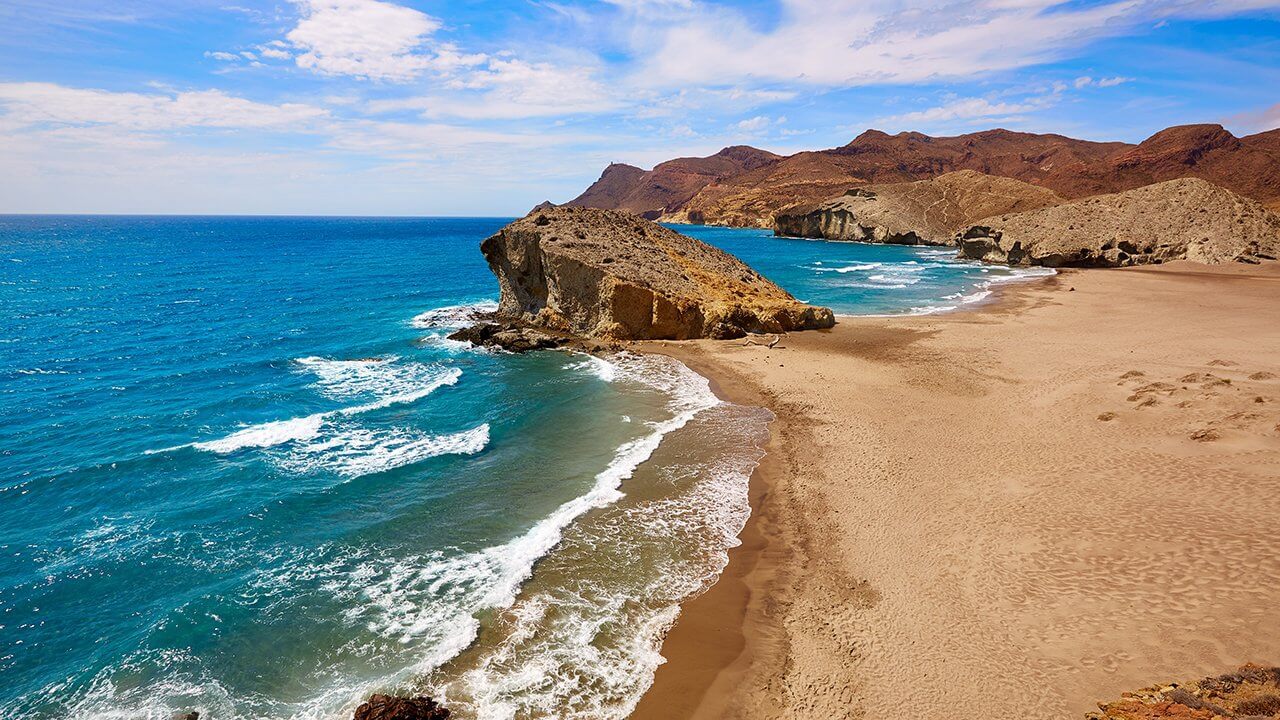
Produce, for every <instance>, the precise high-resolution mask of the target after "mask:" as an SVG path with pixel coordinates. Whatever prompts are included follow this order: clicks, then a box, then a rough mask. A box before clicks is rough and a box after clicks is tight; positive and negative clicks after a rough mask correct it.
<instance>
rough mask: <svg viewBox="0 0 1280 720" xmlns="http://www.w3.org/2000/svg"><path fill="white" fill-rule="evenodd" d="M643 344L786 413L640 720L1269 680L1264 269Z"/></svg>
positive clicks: (1125, 280) (1269, 419) (1275, 307)
mask: <svg viewBox="0 0 1280 720" xmlns="http://www.w3.org/2000/svg"><path fill="white" fill-rule="evenodd" d="M643 348H644V349H646V350H649V351H654V352H665V353H669V354H671V355H674V356H676V357H678V358H680V359H681V360H683V361H684V362H686V363H687V364H689V365H690V366H691V367H693V368H694V369H695V370H698V371H699V372H701V373H703V374H705V375H707V376H708V377H710V378H712V379H713V382H714V383H715V386H716V389H717V391H718V392H719V393H721V394H722V396H723V397H726V398H728V399H730V400H733V401H736V402H742V403H753V404H760V405H765V406H767V407H769V408H771V409H772V410H773V411H774V413H775V414H776V415H777V420H776V421H775V423H774V424H773V426H772V438H771V441H770V445H769V447H768V450H769V453H770V454H769V456H768V457H767V458H766V460H765V462H764V463H763V464H762V465H761V467H760V468H759V470H758V471H757V473H756V474H755V476H754V477H753V480H752V482H753V485H752V499H753V507H754V514H753V517H752V520H751V522H750V523H749V524H748V526H747V529H746V530H745V532H744V534H743V545H742V546H741V547H739V548H737V549H736V550H735V551H734V552H733V554H732V559H731V563H730V566H729V568H728V569H727V571H726V573H725V575H724V576H723V578H722V579H721V581H720V582H719V583H718V584H717V585H716V586H714V587H713V588H712V589H711V590H710V591H708V592H707V593H705V594H704V595H702V596H700V597H698V598H696V599H694V600H693V601H691V602H689V603H687V604H686V607H685V610H684V613H683V615H682V617H681V619H680V620H679V622H678V624H677V626H676V627H675V629H674V630H673V632H672V633H671V634H670V636H669V637H668V639H667V641H666V644H665V646H664V649H663V654H664V656H666V657H667V658H668V659H669V662H668V663H667V664H665V665H663V666H662V667H661V668H660V669H659V671H658V674H657V677H656V681H655V684H654V687H653V689H652V690H651V691H650V692H649V693H648V694H647V695H646V696H645V698H644V699H643V701H642V702H641V705H640V707H639V708H638V709H637V711H636V713H635V717H637V718H723V717H731V718H739V717H741V718H772V717H787V718H862V717H865V718H912V719H913V720H921V719H926V718H939V719H941V718H962V717H990V718H1024V719H1025V718H1079V717H1082V716H1083V714H1084V713H1086V712H1087V711H1089V710H1091V709H1093V708H1094V707H1095V705H1096V703H1097V702H1098V701H1099V700H1103V699H1108V698H1114V697H1116V696H1118V695H1119V694H1120V693H1121V692H1122V691H1125V690H1130V689H1135V688H1138V687H1141V686H1144V685H1148V684H1151V683H1153V682H1157V681H1165V680H1172V679H1189V678H1195V677H1200V676H1203V675H1207V674H1213V673H1219V672H1225V671H1227V670H1229V669H1232V668H1234V667H1236V666H1238V665H1239V664H1241V663H1243V662H1246V661H1253V662H1260V663H1263V662H1265V663H1269V664H1277V663H1280V612H1276V608H1278V607H1280V553H1277V552H1276V549H1277V548H1280V522H1277V518H1280V267H1277V266H1276V265H1275V264H1272V265H1266V266H1261V267H1258V266H1244V265H1233V266H1226V267H1213V268H1211V267H1207V266H1202V265H1193V264H1188V263H1171V264H1168V265H1164V266H1160V267H1154V268H1134V269H1125V270H1094V271H1069V272H1065V273H1062V274H1061V275H1059V276H1057V277H1055V278H1053V279H1050V280H1047V281H1041V282H1037V283H1034V284H1025V285H1018V286H1009V287H1005V288H1004V289H1002V291H1001V292H1000V293H999V295H998V297H997V298H996V299H995V300H994V301H993V302H991V303H989V304H987V305H984V306H981V307H977V308H973V309H967V310H964V311H960V312H955V313H951V314H946V315H934V316H923V317H903V318H862V319H856V318H842V319H841V321H840V323H839V324H838V325H837V326H836V328H835V329H833V330H830V331H816V332H804V333H795V334H792V335H790V336H788V337H786V338H784V339H783V341H782V342H781V343H780V345H779V346H778V347H775V348H773V349H768V348H766V347H763V346H759V345H743V343H742V342H741V341H720V342H715V341H699V342H694V343H660V342H658V343H647V344H644V345H643Z"/></svg>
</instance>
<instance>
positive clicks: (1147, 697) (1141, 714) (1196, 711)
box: [1087, 665, 1280, 720]
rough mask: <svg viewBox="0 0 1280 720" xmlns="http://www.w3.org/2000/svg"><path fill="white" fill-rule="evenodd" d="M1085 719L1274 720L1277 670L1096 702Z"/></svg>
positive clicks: (1279, 712) (1279, 686) (1278, 706)
mask: <svg viewBox="0 0 1280 720" xmlns="http://www.w3.org/2000/svg"><path fill="white" fill-rule="evenodd" d="M1098 710H1099V712H1096V713H1089V715H1088V716H1087V717H1088V720H1175V719H1176V720H1266V719H1268V718H1275V717H1280V667H1263V666H1260V665H1244V666H1242V667H1241V668H1240V669H1239V670H1237V671H1236V672H1233V673H1227V674H1226V675H1218V676H1216V677H1207V678H1204V679H1203V680H1198V681H1195V682H1189V683H1178V682H1173V683H1168V684H1162V685H1152V686H1151V687H1146V688H1142V689H1141V690H1137V691H1134V692H1127V693H1125V694H1124V695H1123V696H1122V697H1121V698H1120V699H1119V700H1117V701H1115V702H1108V703H1099V704H1098Z"/></svg>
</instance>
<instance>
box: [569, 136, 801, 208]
mask: <svg viewBox="0 0 1280 720" xmlns="http://www.w3.org/2000/svg"><path fill="white" fill-rule="evenodd" d="M779 157H780V156H778V155H774V154H773V153H771V152H766V151H764V150H759V149H756V148H753V147H748V146H746V145H735V146H732V147H727V148H725V149H723V150H721V151H720V152H718V153H716V154H715V155H711V156H709V157H703V158H676V159H675V160H668V161H666V162H664V163H659V164H658V165H656V166H654V168H653V169H652V170H649V171H645V170H641V169H640V168H638V167H634V166H631V165H623V164H619V163H614V164H612V165H610V166H609V167H607V168H605V170H604V173H603V174H601V175H600V179H599V180H597V181H596V182H595V183H593V184H592V185H591V187H589V188H587V189H586V191H585V192H583V193H582V194H581V195H579V196H578V197H576V198H574V199H573V200H570V201H569V202H567V203H565V205H567V206H569V207H595V208H604V209H608V210H625V211H627V212H629V213H632V214H634V215H639V216H641V217H643V218H647V219H649V220H653V219H656V218H657V217H659V216H660V215H662V214H664V213H668V212H672V211H674V210H676V209H678V208H680V207H683V206H684V204H685V203H686V202H688V201H689V198H691V197H693V196H694V194H696V193H697V192H698V191H699V190H701V189H702V188H703V187H705V186H707V185H708V184H710V183H712V182H715V181H716V180H719V179H721V178H725V177H732V176H735V175H739V174H741V173H744V172H750V171H751V170H755V169H756V168H759V167H761V166H764V165H769V164H772V163H774V162H777V161H778V160H779Z"/></svg>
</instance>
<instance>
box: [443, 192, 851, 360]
mask: <svg viewBox="0 0 1280 720" xmlns="http://www.w3.org/2000/svg"><path fill="white" fill-rule="evenodd" d="M480 249H481V252H483V253H484V257H485V259H486V260H487V261H488V263H489V268H490V269H491V270H492V271H493V273H494V275H496V276H497V277H498V285H499V288H500V290H501V298H500V300H499V303H498V311H497V314H496V319H497V320H498V321H499V322H505V323H515V324H518V325H521V326H525V327H532V328H536V329H538V330H539V331H546V332H550V333H555V334H563V335H567V336H573V337H576V338H599V339H609V340H639V339H675V340H682V339H689V338H701V337H712V338H729V337H741V336H742V335H744V334H745V333H747V332H784V331H788V330H803V329H809V328H825V327H831V326H832V325H833V324H834V322H835V320H834V316H833V315H832V313H831V311H830V310H829V309H827V308H819V307H813V306H810V305H805V304H803V303H800V302H798V301H797V300H796V299H795V298H793V297H792V296H791V295H789V294H788V293H787V292H786V291H784V290H782V289H781V288H779V287H778V286H777V285H774V284H773V283H772V282H769V281H768V280H766V279H765V278H764V277H762V276H761V275H760V274H759V273H757V272H756V271H754V270H752V269H751V268H749V267H747V266H746V265H745V264H743V263H742V262H741V261H740V260H738V259H737V258H735V257H733V256H732V255H729V254H728V253H726V252H724V251H722V250H719V249H717V248H714V247H711V246H710V245H707V244H706V243H703V242H701V241H698V240H695V239H693V238H691V237H687V236H685V235H681V234H679V233H676V232H672V231H671V230H668V229H666V228H664V227H662V226H661V225H657V224H655V223H652V222H649V221H647V220H643V219H641V218H638V217H636V216H635V215H632V214H628V213H623V212H616V211H607V210H597V209H589V208H568V207H560V208H551V209H543V210H535V211H534V212H532V213H530V214H529V215H527V216H526V217H524V218H522V219H520V220H517V221H515V222H513V223H511V224H510V225H507V226H506V227H504V228H503V229H502V230H500V231H499V232H498V233H497V234H496V235H493V236H492V237H490V238H488V239H486V240H485V241H484V242H483V243H482V244H481V246H480ZM503 332H508V333H517V331H516V329H513V328H510V327H498V328H497V329H494V330H493V331H492V332H489V331H487V330H480V331H477V332H473V333H471V334H470V335H464V336H463V337H465V338H466V339H479V340H480V341H485V340H488V339H490V338H492V337H494V336H496V335H498V334H501V333H503ZM486 333H487V335H486ZM517 334H518V333H517ZM512 338H513V339H514V340H517V341H519V343H520V346H521V347H525V346H529V347H538V346H542V345H539V344H537V342H540V341H537V342H535V343H533V344H529V341H528V338H527V337H526V338H520V337H516V336H515V335H513V336H512ZM500 344H501V343H500ZM548 344H550V343H548Z"/></svg>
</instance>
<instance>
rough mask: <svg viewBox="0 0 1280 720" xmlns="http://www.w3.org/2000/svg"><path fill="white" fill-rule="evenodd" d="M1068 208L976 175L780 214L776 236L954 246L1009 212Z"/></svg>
mask: <svg viewBox="0 0 1280 720" xmlns="http://www.w3.org/2000/svg"><path fill="white" fill-rule="evenodd" d="M1062 202H1065V200H1063V198H1061V197H1060V196H1058V195H1057V194H1056V193H1054V192H1053V191H1052V190H1048V189H1046V188H1042V187H1037V186H1035V185H1031V184H1028V183H1024V182H1021V181H1019V180H1013V179H1010V178H1002V177H994V176H992V175H984V174H982V173H979V172H974V171H972V170H961V171H959V172H953V173H947V174H946V175H941V176H939V177H936V178H931V179H928V180H920V181H917V182H905V183H888V184H879V185H869V186H866V187H863V188H855V189H852V190H849V191H848V192H846V193H845V194H844V195H841V196H840V197H836V198H831V199H829V200H826V201H824V202H821V203H818V204H816V205H798V206H795V207H792V208H788V209H786V210H783V211H782V212H780V213H778V215H777V217H775V218H774V233H775V234H777V235H789V236H792V237H808V238H826V239H828V240H853V241H858V242H872V243H893V244H899V245H954V244H955V235H956V233H957V232H959V231H961V230H964V229H965V228H967V227H969V226H971V225H972V224H974V223H975V222H977V221H979V220H981V219H983V218H987V217H991V216H992V215H1000V214H1003V213H1010V212H1022V211H1026V210H1037V209H1039V208H1043V207H1048V206H1050V205H1056V204H1058V203H1062Z"/></svg>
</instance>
